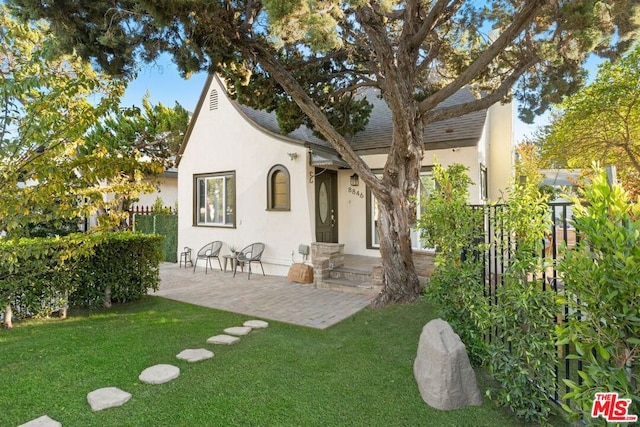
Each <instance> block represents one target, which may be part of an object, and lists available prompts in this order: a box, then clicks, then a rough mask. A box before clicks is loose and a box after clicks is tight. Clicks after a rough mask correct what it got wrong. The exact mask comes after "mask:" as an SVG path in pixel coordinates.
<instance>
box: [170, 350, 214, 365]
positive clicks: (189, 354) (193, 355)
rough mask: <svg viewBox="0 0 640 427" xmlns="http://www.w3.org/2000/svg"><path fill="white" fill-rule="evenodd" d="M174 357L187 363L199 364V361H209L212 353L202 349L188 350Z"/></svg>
mask: <svg viewBox="0 0 640 427" xmlns="http://www.w3.org/2000/svg"><path fill="white" fill-rule="evenodd" d="M176 357H177V358H178V359H181V360H186V361H187V362H199V361H201V360H205V359H211V358H212V357H213V351H209V350H205V349H204V348H198V349H191V348H189V349H187V350H183V351H181V352H180V353H178V354H177V355H176Z"/></svg>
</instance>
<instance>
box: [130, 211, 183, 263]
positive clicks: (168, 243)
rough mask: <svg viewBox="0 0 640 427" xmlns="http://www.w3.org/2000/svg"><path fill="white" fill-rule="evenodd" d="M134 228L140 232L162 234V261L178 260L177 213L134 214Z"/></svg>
mask: <svg viewBox="0 0 640 427" xmlns="http://www.w3.org/2000/svg"><path fill="white" fill-rule="evenodd" d="M135 230H136V231H138V232H140V233H145V234H153V233H155V234H159V235H161V236H164V241H163V244H162V253H163V258H162V259H163V261H166V262H178V215H175V214H155V215H136V217H135Z"/></svg>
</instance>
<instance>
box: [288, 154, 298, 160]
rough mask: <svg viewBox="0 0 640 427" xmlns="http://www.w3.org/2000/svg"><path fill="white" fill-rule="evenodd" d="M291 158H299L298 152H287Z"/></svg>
mask: <svg viewBox="0 0 640 427" xmlns="http://www.w3.org/2000/svg"><path fill="white" fill-rule="evenodd" d="M287 154H288V155H289V158H290V159H291V160H295V159H297V158H298V153H287Z"/></svg>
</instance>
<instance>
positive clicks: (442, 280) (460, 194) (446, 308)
mask: <svg viewBox="0 0 640 427" xmlns="http://www.w3.org/2000/svg"><path fill="white" fill-rule="evenodd" d="M467 170H468V168H466V167H465V166H463V165H460V164H453V165H451V166H449V167H448V168H447V169H444V168H443V167H441V166H440V165H436V166H435V167H434V169H433V177H434V182H435V185H434V186H433V187H432V188H430V189H428V190H429V191H428V193H429V196H428V197H427V200H426V202H425V206H424V209H423V210H422V211H423V212H424V213H423V214H422V216H421V217H420V219H419V220H418V229H419V230H420V237H421V238H422V239H423V240H424V241H425V242H426V245H427V246H428V247H435V248H436V250H437V254H436V261H435V265H436V268H435V270H434V272H433V274H432V276H431V279H430V282H429V286H428V287H427V289H426V290H425V292H426V294H427V296H428V297H430V298H431V299H433V300H434V301H435V302H437V303H438V306H439V307H440V309H441V312H442V316H443V317H444V318H445V319H446V320H447V321H448V322H449V323H450V324H451V327H452V328H453V329H454V330H455V331H456V333H457V334H458V335H459V336H460V338H461V339H462V341H463V342H464V343H465V345H466V347H467V350H468V352H469V357H470V358H471V361H472V362H473V363H474V364H479V363H480V361H481V360H482V357H483V355H484V338H483V332H482V330H480V329H479V328H478V322H479V320H480V319H481V318H482V317H484V316H486V308H487V305H486V301H485V299H484V298H483V284H482V282H481V280H480V278H481V277H482V274H481V273H482V264H481V263H480V259H479V256H476V255H478V254H479V253H480V251H481V250H482V245H481V242H480V241H478V239H477V237H478V235H479V234H480V233H481V231H482V216H481V212H476V211H474V210H473V209H472V208H471V207H470V206H468V205H467V198H468V195H469V194H468V190H467V188H468V186H469V184H471V180H470V179H469V177H468V175H467Z"/></svg>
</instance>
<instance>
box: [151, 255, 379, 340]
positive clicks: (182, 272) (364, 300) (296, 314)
mask: <svg viewBox="0 0 640 427" xmlns="http://www.w3.org/2000/svg"><path fill="white" fill-rule="evenodd" d="M152 295H158V296H161V297H164V298H168V299H172V300H176V301H182V302H188V303H191V304H195V305H200V306H203V307H210V308H216V309H219V310H225V311H231V312H234V313H240V314H246V315H249V316H253V317H259V318H263V319H268V320H276V321H280V322H285V323H292V324H295V325H300V326H308V327H311V328H318V329H325V328H328V327H329V326H331V325H334V324H336V323H338V322H340V321H342V320H344V319H345V318H347V317H349V316H351V315H353V314H354V313H357V312H358V311H360V310H362V309H363V308H364V307H366V306H367V305H369V304H370V303H371V300H372V297H371V296H367V295H359V294H350V293H343V292H338V291H331V290H325V289H316V288H315V287H313V285H312V284H311V285H304V284H300V283H294V282H289V281H287V279H286V277H281V276H262V274H261V272H260V271H258V272H257V273H256V272H254V274H252V275H251V280H247V275H246V273H245V274H240V272H238V274H237V275H236V277H233V273H231V272H227V273H223V272H221V271H220V270H213V271H211V270H209V273H208V274H205V272H204V266H203V268H202V269H201V268H200V267H198V269H197V270H196V272H195V273H194V272H193V269H192V268H186V269H185V268H179V267H178V265H177V264H170V263H163V264H161V265H160V289H159V290H158V291H157V292H155V293H152Z"/></svg>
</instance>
